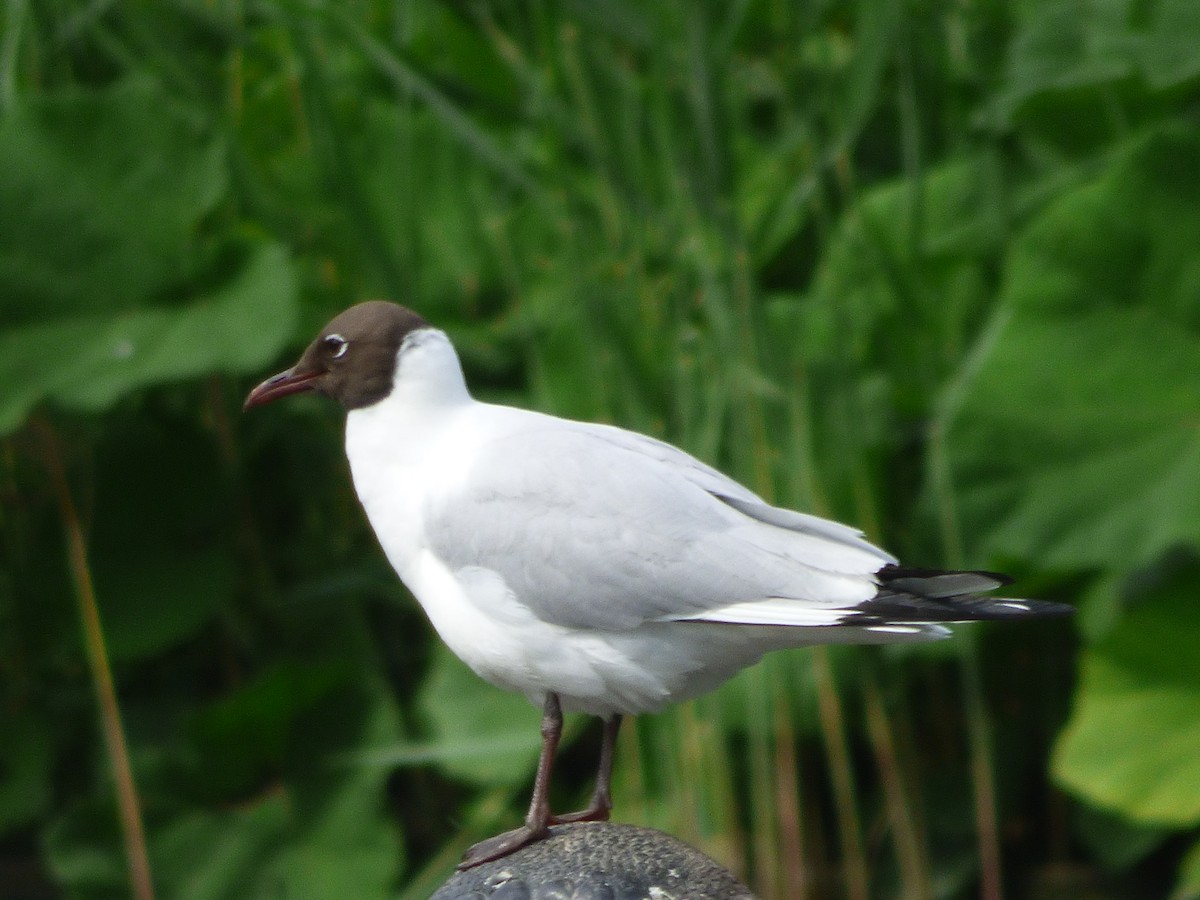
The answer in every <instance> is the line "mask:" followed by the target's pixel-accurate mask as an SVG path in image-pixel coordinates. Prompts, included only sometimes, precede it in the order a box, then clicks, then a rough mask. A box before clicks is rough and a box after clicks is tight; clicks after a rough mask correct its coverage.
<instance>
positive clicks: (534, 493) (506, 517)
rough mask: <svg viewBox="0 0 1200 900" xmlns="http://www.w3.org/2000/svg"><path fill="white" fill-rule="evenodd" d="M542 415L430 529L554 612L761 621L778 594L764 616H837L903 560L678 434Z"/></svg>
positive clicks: (601, 622)
mask: <svg viewBox="0 0 1200 900" xmlns="http://www.w3.org/2000/svg"><path fill="white" fill-rule="evenodd" d="M531 422H532V423H533V424H531V426H530V427H527V428H523V429H522V430H520V431H519V432H516V433H510V434H508V435H507V436H504V437H500V438H497V439H495V440H494V441H492V442H491V443H490V444H489V446H488V447H487V448H486V452H485V453H483V454H481V455H480V456H479V458H478V461H477V462H476V464H475V465H474V466H473V467H472V469H471V470H470V472H469V473H468V474H467V477H466V479H465V481H464V486H463V488H462V490H461V491H460V492H459V493H457V494H456V495H454V496H452V497H450V498H447V499H446V500H445V501H444V502H443V504H442V505H441V506H439V507H437V508H434V509H432V510H430V514H429V517H428V519H427V522H426V524H427V537H428V539H429V541H430V549H432V550H433V551H434V552H435V553H436V554H437V555H438V556H439V557H440V558H441V559H442V560H443V561H444V562H445V563H446V564H447V565H449V566H450V567H451V569H453V570H455V571H458V570H462V569H469V568H472V567H479V568H483V569H489V570H492V571H494V572H496V573H497V574H499V575H500V577H502V578H503V580H504V582H505V584H506V585H507V586H508V588H509V589H510V590H511V591H512V592H513V594H514V595H515V597H516V598H517V599H518V600H519V601H520V602H521V603H522V604H524V605H525V606H527V607H529V608H530V609H531V610H532V611H533V612H534V613H535V614H536V615H537V616H538V617H539V618H540V619H542V620H544V621H548V622H552V623H556V624H559V625H563V626H568V627H576V628H597V629H604V630H622V629H628V628H633V627H636V626H637V625H639V624H640V623H642V622H646V621H651V620H660V621H661V620H671V619H706V618H709V617H710V616H711V615H712V614H713V613H714V612H717V611H722V610H727V609H728V608H730V607H739V609H740V608H741V606H739V605H749V606H751V607H755V615H756V616H758V615H760V614H761V612H762V611H761V610H760V609H759V608H758V607H757V606H756V605H757V604H760V602H762V601H767V603H766V607H764V608H766V609H768V610H769V615H768V617H767V622H768V623H778V624H810V625H828V624H836V623H837V622H838V621H840V620H841V618H842V615H841V614H837V613H834V612H833V611H835V610H842V611H845V610H847V609H848V608H852V607H854V606H855V605H856V604H858V603H861V602H863V601H866V600H868V599H870V598H871V597H873V596H874V595H875V593H876V590H877V588H876V581H875V579H874V573H875V572H876V571H877V570H878V569H880V568H881V567H882V566H883V565H885V564H886V563H888V562H891V561H892V558H891V557H890V556H888V555H887V554H885V553H884V552H883V551H881V550H878V549H877V548H874V547H872V546H871V545H870V544H868V543H866V542H865V541H864V540H863V539H862V537H861V535H859V533H858V532H856V531H854V530H853V529H851V528H847V527H846V526H842V525H838V524H836V523H833V522H827V521H826V520H823V519H818V518H816V517H813V516H806V515H803V514H801V513H793V512H790V511H788V510H780V509H776V508H774V507H770V506H768V505H766V504H765V503H763V502H762V501H761V500H760V499H759V498H757V497H756V496H755V495H754V494H753V493H751V492H750V491H748V490H746V489H745V488H744V487H742V486H741V485H738V484H737V483H736V482H734V481H731V480H730V479H728V478H726V477H725V476H724V475H721V474H720V473H719V472H717V471H716V470H715V469H712V468H710V467H708V466H705V465H704V464H703V463H701V462H699V461H698V460H696V459H694V458H693V457H691V456H689V455H687V454H686V453H684V452H683V451H681V450H678V449H676V448H674V447H671V446H670V445H668V444H663V443H661V442H658V441H654V440H652V439H650V438H645V437H643V436H641V435H636V434H633V433H631V432H626V431H622V430H620V429H616V428H610V427H606V426H592V425H586V424H583V423H572V422H565V421H563V420H555V419H548V418H546V419H540V418H539V419H532V420H531ZM737 616H738V614H726V615H724V616H722V615H720V614H718V615H716V616H715V618H716V619H717V620H719V621H742V620H743V619H740V618H738V617H737ZM748 621H755V622H757V621H760V619H759V618H754V617H751V618H750V619H749V620H748Z"/></svg>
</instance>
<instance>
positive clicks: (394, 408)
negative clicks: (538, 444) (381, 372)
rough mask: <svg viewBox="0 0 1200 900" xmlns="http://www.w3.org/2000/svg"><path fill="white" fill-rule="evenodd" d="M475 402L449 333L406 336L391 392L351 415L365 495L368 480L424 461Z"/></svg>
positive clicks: (349, 442) (349, 437)
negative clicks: (431, 445)
mask: <svg viewBox="0 0 1200 900" xmlns="http://www.w3.org/2000/svg"><path fill="white" fill-rule="evenodd" d="M474 402H475V401H474V400H472V399H471V395H470V394H469V393H468V392H467V384H466V380H465V379H464V378H463V372H462V366H461V365H460V364H459V361H458V354H457V353H455V352H454V347H453V345H452V344H451V343H450V339H449V338H447V337H446V335H445V333H444V332H441V331H438V330H436V329H433V328H423V329H421V330H420V331H414V332H413V333H412V334H410V335H409V336H408V337H407V338H405V340H404V343H403V345H402V346H401V348H400V350H399V352H398V353H397V356H396V373H395V375H394V376H393V379H392V391H391V393H390V394H388V395H387V396H386V397H384V398H383V399H382V400H380V401H379V402H378V403H375V404H372V405H371V406H364V407H362V408H360V409H355V410H351V411H350V413H349V415H347V417H346V451H347V453H348V454H349V456H350V466H351V469H352V470H353V474H354V480H355V483H356V485H358V487H359V489H360V495H361V488H362V484H361V481H362V479H363V478H366V479H367V480H371V479H372V474H371V473H372V472H373V470H375V469H377V468H379V467H391V466H395V465H397V464H400V465H403V464H405V463H406V462H411V461H412V460H413V459H415V458H417V457H419V456H420V455H421V454H422V453H423V452H425V448H424V447H423V445H426V444H427V443H428V442H429V441H430V439H431V438H432V437H433V435H434V434H436V433H437V432H438V431H439V430H440V429H441V428H442V427H443V425H444V424H445V423H446V422H447V421H449V420H450V419H451V418H452V417H453V414H454V413H456V412H458V411H459V410H462V409H463V408H464V407H466V406H469V405H471V404H473V403H474Z"/></svg>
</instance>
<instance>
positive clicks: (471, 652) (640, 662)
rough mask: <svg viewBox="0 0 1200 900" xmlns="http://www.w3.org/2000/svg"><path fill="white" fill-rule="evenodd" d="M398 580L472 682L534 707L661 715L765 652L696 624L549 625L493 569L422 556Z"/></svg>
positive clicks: (733, 634)
mask: <svg viewBox="0 0 1200 900" xmlns="http://www.w3.org/2000/svg"><path fill="white" fill-rule="evenodd" d="M401 577H402V578H403V579H404V581H405V583H406V584H407V585H408V587H409V589H410V590H411V591H412V592H413V594H414V596H416V598H417V600H418V601H419V602H420V603H421V606H422V607H423V608H424V610H425V613H426V615H428V617H429V619H430V621H431V623H432V624H433V627H434V628H435V629H436V630H437V632H438V635H439V636H440V637H441V639H442V640H443V641H444V642H445V643H446V645H447V646H448V647H449V648H450V649H451V650H452V651H453V652H454V654H455V655H456V656H458V657H459V658H460V659H461V660H462V661H463V662H465V663H466V664H467V666H469V667H470V668H471V669H472V670H473V671H474V672H475V673H476V674H477V675H479V676H480V677H481V678H483V679H484V680H486V681H488V682H491V683H492V684H494V685H496V686H497V687H500V688H503V689H505V690H510V691H515V692H517V693H521V694H525V695H526V696H527V697H529V699H530V701H531V702H533V703H535V704H538V705H540V704H541V703H542V701H543V699H544V698H545V695H546V693H547V692H553V693H556V694H558V695H559V698H560V701H561V703H562V706H563V709H565V710H567V711H577V712H586V713H591V714H593V715H599V716H606V717H607V716H610V715H612V714H614V713H621V714H634V713H641V712H650V711H654V710H657V709H661V708H662V707H664V706H666V705H667V704H669V703H673V702H676V701H678V700H683V699H686V698H688V697H693V696H696V695H698V694H701V693H703V692H705V691H707V690H711V689H712V688H713V687H715V686H716V684H718V683H720V681H722V680H724V679H725V678H728V677H729V676H730V675H732V674H733V673H734V672H736V671H737V670H738V669H741V668H743V667H744V666H746V665H749V664H751V663H753V662H755V661H757V659H758V658H759V657H760V656H761V655H762V653H763V652H764V651H765V650H767V649H770V644H769V643H768V644H767V645H766V646H763V645H762V644H761V643H759V642H751V641H748V640H746V639H745V638H746V637H749V636H748V635H744V636H739V632H742V633H743V634H744V629H729V628H726V627H724V626H709V625H705V624H702V623H661V624H652V625H643V626H642V627H640V628H638V629H636V630H631V631H617V632H611V631H598V630H593V629H577V628H567V627H564V626H561V625H555V624H553V623H549V622H545V621H542V620H540V619H538V618H537V617H536V616H534V615H533V614H532V613H531V612H530V611H529V609H528V608H527V607H525V606H524V605H522V604H521V603H520V601H519V600H518V599H517V598H516V597H514V596H513V595H512V593H511V591H509V590H508V588H507V586H506V585H505V584H504V582H503V580H502V579H501V578H500V576H499V575H497V574H496V573H495V572H492V571H490V570H486V569H479V568H467V569H461V570H459V571H457V572H455V571H451V570H450V569H449V568H448V567H447V566H446V565H445V564H444V563H442V561H441V560H439V559H438V558H437V557H436V556H435V555H434V554H433V553H432V552H430V551H428V550H425V551H423V552H422V553H420V554H419V555H418V557H417V558H415V559H414V560H413V564H412V565H411V566H410V567H409V568H408V570H407V571H404V572H401ZM668 632H670V633H668Z"/></svg>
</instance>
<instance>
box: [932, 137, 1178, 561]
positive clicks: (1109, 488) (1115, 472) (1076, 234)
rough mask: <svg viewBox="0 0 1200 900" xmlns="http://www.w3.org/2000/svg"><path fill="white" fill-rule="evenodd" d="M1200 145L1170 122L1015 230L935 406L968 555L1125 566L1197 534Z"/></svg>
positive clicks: (976, 557)
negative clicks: (940, 404)
mask: <svg viewBox="0 0 1200 900" xmlns="http://www.w3.org/2000/svg"><path fill="white" fill-rule="evenodd" d="M1197 154H1200V131H1198V130H1197V129H1195V128H1192V127H1185V126H1174V127H1169V128H1165V129H1162V130H1161V131H1159V132H1158V133H1156V134H1153V135H1151V136H1149V137H1148V138H1145V139H1142V140H1140V141H1138V142H1137V143H1136V144H1134V145H1132V146H1131V147H1130V148H1128V149H1127V151H1126V152H1125V153H1124V154H1123V155H1121V156H1120V157H1118V158H1117V160H1116V161H1115V162H1114V163H1113V164H1112V165H1111V166H1110V167H1109V168H1108V169H1107V170H1106V171H1105V172H1104V173H1102V174H1101V175H1100V176H1098V177H1097V178H1095V179H1094V180H1093V181H1092V182H1091V183H1089V184H1087V185H1085V186H1083V187H1081V188H1079V189H1077V190H1075V191H1072V192H1071V193H1069V194H1067V195H1066V196H1064V197H1063V198H1062V199H1061V200H1059V201H1058V202H1057V203H1055V204H1054V205H1053V206H1052V207H1050V208H1049V209H1047V210H1046V212H1045V213H1044V214H1042V215H1041V216H1039V217H1038V218H1037V219H1036V220H1035V221H1034V222H1033V223H1032V224H1031V225H1030V226H1029V227H1028V228H1027V229H1026V230H1025V232H1024V233H1023V234H1021V235H1020V237H1019V238H1018V239H1017V241H1016V243H1015V245H1014V248H1013V251H1012V253H1011V256H1010V258H1009V262H1008V266H1007V283H1006V286H1005V290H1004V295H1003V297H1002V302H1001V307H1000V311H999V313H998V314H997V317H996V319H995V321H994V323H993V326H992V328H991V329H990V332H989V333H988V335H987V339H986V340H985V341H984V342H983V343H982V345H981V346H980V348H979V354H978V355H977V358H976V359H975V360H974V363H973V365H971V366H969V367H967V369H966V373H965V376H964V378H963V379H962V381H961V382H960V383H959V384H958V385H956V386H955V388H954V389H952V390H951V391H950V392H949V393H948V395H947V402H946V404H945V407H944V410H943V426H942V427H944V428H945V429H946V431H947V434H948V441H949V458H950V470H951V471H950V475H951V482H952V483H953V485H954V486H955V488H956V500H957V502H958V510H959V514H960V518H961V521H962V524H963V526H964V527H963V533H964V534H966V535H968V536H973V537H974V538H975V544H974V546H973V548H971V549H972V550H973V554H972V555H973V557H974V558H975V559H984V558H987V557H988V556H992V555H996V554H1001V555H1006V556H1010V557H1018V558H1022V559H1026V560H1029V561H1030V562H1036V564H1038V565H1041V566H1051V567H1062V568H1068V569H1069V568H1090V567H1096V568H1100V569H1108V568H1111V567H1116V568H1117V569H1118V570H1120V569H1125V568H1128V567H1132V566H1135V565H1139V564H1145V563H1148V562H1150V561H1152V560H1154V559H1155V558H1156V557H1157V556H1158V555H1159V554H1160V553H1162V552H1163V551H1164V550H1165V549H1167V548H1169V547H1171V546H1172V545H1174V544H1176V543H1179V542H1185V543H1192V544H1195V543H1200V505H1197V504H1196V502H1195V497H1196V496H1198V495H1200V432H1198V431H1197V429H1196V426H1195V422H1196V418H1197V413H1198V412H1200V402H1198V400H1197V393H1196V389H1195V386H1196V385H1197V384H1200V262H1198V261H1197V257H1196V254H1195V253H1194V252H1193V248H1192V246H1191V245H1192V242H1193V238H1194V235H1196V234H1197V233H1200V182H1198V181H1197V180H1196V179H1195V178H1194V175H1193V171H1194V170H1193V164H1194V161H1195V159H1196V158H1197Z"/></svg>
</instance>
